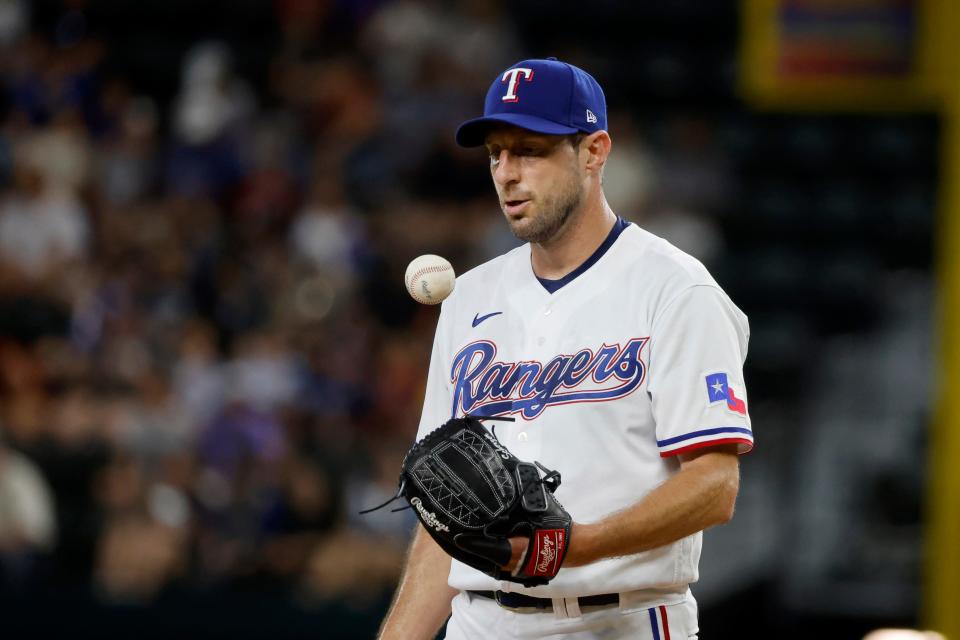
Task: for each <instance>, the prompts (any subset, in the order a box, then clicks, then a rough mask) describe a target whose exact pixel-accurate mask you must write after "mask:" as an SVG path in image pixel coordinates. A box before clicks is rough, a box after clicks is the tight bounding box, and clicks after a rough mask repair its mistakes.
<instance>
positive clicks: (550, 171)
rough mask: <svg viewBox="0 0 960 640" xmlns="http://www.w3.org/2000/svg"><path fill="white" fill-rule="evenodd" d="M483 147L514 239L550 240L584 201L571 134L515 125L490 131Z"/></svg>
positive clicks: (580, 174)
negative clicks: (546, 131)
mask: <svg viewBox="0 0 960 640" xmlns="http://www.w3.org/2000/svg"><path fill="white" fill-rule="evenodd" d="M485 146H486V148H487V152H488V153H489V154H490V174H491V175H492V176H493V184H494V186H495V187H496V189H497V196H498V197H499V199H500V208H501V209H502V210H503V214H504V216H505V217H506V219H507V224H509V225H510V230H511V231H512V232H513V235H515V236H517V237H518V238H519V239H521V240H524V241H526V242H534V243H543V242H547V241H549V240H550V239H551V238H553V237H554V236H555V235H556V233H557V232H558V231H559V230H560V229H562V228H563V226H564V224H565V223H566V222H567V220H568V219H569V218H570V216H571V215H572V214H573V213H575V212H576V211H577V210H578V209H579V208H580V205H581V204H582V202H583V190H584V185H583V172H582V171H581V169H580V164H579V157H578V156H579V148H578V147H574V145H573V144H571V138H570V137H568V136H551V135H544V134H540V133H533V132H532V131H527V130H526V129H521V128H519V127H512V126H504V127H498V128H496V129H493V130H491V131H490V133H489V134H487V138H486V142H485Z"/></svg>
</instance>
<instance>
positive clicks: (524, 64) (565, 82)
mask: <svg viewBox="0 0 960 640" xmlns="http://www.w3.org/2000/svg"><path fill="white" fill-rule="evenodd" d="M496 123H504V124H512V125H514V126H517V127H521V128H523V129H528V130H530V131H534V132H536V133H546V134H549V135H556V136H562V135H570V134H572V133H577V132H578V131H583V132H584V133H593V132H594V131H600V130H601V129H602V130H606V128H607V102H606V98H604V95H603V89H601V88H600V85H599V84H598V83H597V81H596V80H594V78H593V76H591V75H590V74H589V73H587V72H586V71H584V70H583V69H580V68H579V67H575V66H573V65H572V64H569V63H566V62H561V61H560V60H557V59H556V58H547V59H545V60H540V59H531V60H522V61H520V62H518V63H517V64H515V65H513V66H512V67H510V68H509V69H507V70H506V71H504V72H503V73H502V74H499V75H498V76H497V77H496V78H495V79H494V80H493V83H491V85H490V89H489V90H488V91H487V98H486V100H485V101H484V105H483V116H482V117H479V118H474V119H473V120H467V121H466V122H464V123H463V124H461V125H460V128H459V129H457V144H459V145H460V146H462V147H479V146H480V145H482V144H483V142H484V139H485V138H486V135H487V131H488V130H489V128H490V126H491V125H493V124H496Z"/></svg>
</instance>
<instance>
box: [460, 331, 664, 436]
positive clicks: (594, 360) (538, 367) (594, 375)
mask: <svg viewBox="0 0 960 640" xmlns="http://www.w3.org/2000/svg"><path fill="white" fill-rule="evenodd" d="M648 341H649V338H633V339H631V340H630V341H629V342H627V344H626V346H624V347H622V348H621V347H620V345H619V344H614V345H608V344H604V345H603V346H601V347H600V348H599V349H598V350H597V351H596V352H594V351H593V350H591V349H581V350H580V351H578V352H577V353H575V354H574V355H558V356H556V357H554V358H553V359H551V360H550V361H549V362H547V363H546V364H545V365H544V364H541V363H540V362H537V361H532V360H527V361H523V362H495V361H494V358H495V357H496V355H497V347H496V345H495V344H493V343H492V342H490V341H488V340H480V341H477V342H471V343H470V344H468V345H467V346H465V347H464V348H463V349H461V350H460V352H459V353H457V355H456V356H455V357H454V359H453V367H452V369H451V371H450V381H451V382H452V383H453V385H454V391H453V415H454V416H456V415H457V413H458V411H459V412H460V413H461V414H467V413H472V414H475V415H482V416H495V415H502V414H510V413H517V412H519V413H520V414H521V415H522V416H523V417H524V418H526V419H527V420H532V419H533V418H536V417H537V416H539V415H540V414H541V413H543V411H544V410H545V409H546V408H547V407H548V406H550V405H553V404H569V403H573V402H603V401H607V400H615V399H617V398H622V397H624V396H626V395H628V394H630V393H632V392H633V391H635V390H636V389H637V387H639V386H640V384H641V383H642V382H643V380H644V377H645V376H646V371H647V367H646V364H645V363H644V362H643V360H642V359H641V352H642V351H643V347H644V346H645V345H646V344H647V342H648ZM608 381H612V383H613V384H605V383H608ZM593 385H599V386H600V388H594V389H583V390H580V389H579V387H581V386H587V387H589V386H593ZM562 389H576V391H567V392H562V391H561V390H562Z"/></svg>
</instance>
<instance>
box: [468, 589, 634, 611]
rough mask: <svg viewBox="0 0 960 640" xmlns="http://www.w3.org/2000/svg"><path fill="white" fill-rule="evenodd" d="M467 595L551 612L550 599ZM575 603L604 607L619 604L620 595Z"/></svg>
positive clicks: (494, 593) (502, 593) (482, 593)
mask: <svg viewBox="0 0 960 640" xmlns="http://www.w3.org/2000/svg"><path fill="white" fill-rule="evenodd" d="M467 593H470V594H473V595H475V596H480V597H481V598H489V599H490V600H496V601H497V604H499V605H500V606H501V607H505V608H507V609H542V610H543V611H553V600H552V599H550V598H534V597H533V596H528V595H524V594H522V593H508V592H506V591H468V592H467ZM577 602H578V603H579V604H580V606H581V607H604V606H608V605H612V604H620V594H618V593H601V594H600V595H596V596H580V597H579V598H577Z"/></svg>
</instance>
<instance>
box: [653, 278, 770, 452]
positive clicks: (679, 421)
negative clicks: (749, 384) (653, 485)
mask: <svg viewBox="0 0 960 640" xmlns="http://www.w3.org/2000/svg"><path fill="white" fill-rule="evenodd" d="M651 334H652V335H651V341H650V372H649V375H650V378H649V383H648V386H647V390H648V392H649V394H650V398H651V403H652V411H653V417H654V420H655V422H656V439H657V447H658V449H659V451H660V456H661V457H664V458H666V457H669V456H675V455H677V454H680V453H684V452H687V451H690V450H693V449H698V448H701V447H710V446H716V445H720V444H731V443H732V444H736V445H737V450H738V452H739V453H746V452H748V451H750V450H751V449H752V448H753V430H752V428H751V425H750V414H749V411H748V404H747V390H746V386H745V385H744V379H743V363H744V361H745V360H746V357H747V342H748V340H749V335H750V330H749V325H748V323H747V317H746V316H745V315H744V314H743V312H741V311H740V310H739V309H738V308H737V307H736V305H734V304H733V302H732V301H731V300H730V299H729V298H728V297H727V296H726V294H725V293H723V291H722V290H720V289H719V288H718V287H716V286H712V285H696V286H692V287H690V288H688V289H686V290H684V291H682V292H681V293H680V294H678V295H677V297H676V298H674V299H673V300H671V301H670V302H668V303H667V305H666V307H665V308H664V309H663V311H662V312H661V313H660V314H659V315H658V316H657V317H656V318H654V321H653V326H652V332H651Z"/></svg>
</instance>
